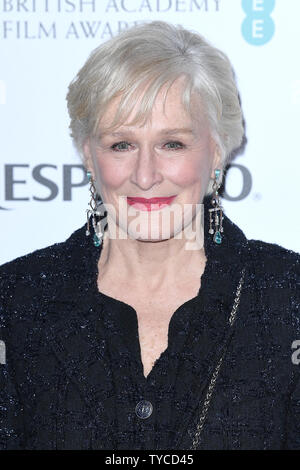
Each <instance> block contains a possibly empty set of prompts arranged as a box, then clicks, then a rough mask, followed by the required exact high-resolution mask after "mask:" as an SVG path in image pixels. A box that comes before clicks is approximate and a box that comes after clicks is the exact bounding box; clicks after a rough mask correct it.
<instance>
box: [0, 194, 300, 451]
mask: <svg viewBox="0 0 300 470" xmlns="http://www.w3.org/2000/svg"><path fill="white" fill-rule="evenodd" d="M204 203H205V218H206V219H205V253H206V257H207V263H206V266H205V271H204V273H203V275H202V278H201V288H200V289H199V293H198V295H197V296H196V297H194V298H193V299H190V300H189V301H187V302H186V303H185V304H183V305H181V306H180V307H179V308H178V309H177V310H176V311H175V312H174V314H173V316H172V318H171V321H170V324H169V332H168V347H167V349H166V350H165V351H164V352H163V353H162V354H161V356H160V357H159V359H158V360H157V361H156V362H155V364H154V367H153V369H152V370H151V372H150V373H149V375H148V376H147V377H144V375H143V366H142V361H141V355H140V345H139V336H138V322H137V315H136V312H135V310H134V309H133V308H132V307H131V306H130V305H127V304H126V303H124V302H121V301H119V300H117V299H113V298H111V297H108V296H106V295H104V294H102V293H100V292H98V290H97V284H96V280H97V262H98V259H99V256H100V255H101V248H96V247H94V245H93V243H92V240H91V238H90V237H86V236H85V226H83V227H82V228H80V229H79V230H77V231H76V232H74V233H73V234H72V235H71V236H70V238H68V240H66V241H65V242H63V243H58V244H55V245H53V246H50V247H47V248H45V249H42V250H38V251H35V252H34V253H31V254H29V255H26V256H23V257H21V258H18V259H16V260H14V261H12V262H9V263H6V264H5V265H3V266H2V267H0V286H1V287H0V327H1V329H0V340H1V342H0V358H1V362H2V363H1V364H0V449H53V450H54V449H111V450H112V449H130V450H133V449H151V450H155V449H300V364H299V362H300V311H299V306H300V255H299V254H297V253H295V252H293V251H290V250H287V249H285V248H283V247H281V246H279V245H276V244H271V243H265V242H262V241H259V240H248V239H247V238H246V237H245V235H244V234H243V232H242V231H241V230H240V229H239V228H238V227H237V226H236V225H235V224H234V223H233V222H232V221H230V219H229V218H228V217H227V216H226V215H225V217H224V238H223V243H222V244H221V245H217V244H215V243H214V242H213V241H212V238H211V235H209V234H208V233H207V230H208V220H207V210H208V204H209V202H208V198H205V200H204ZM243 275H244V277H243ZM199 284H200V282H199ZM237 293H238V294H239V295H238V296H239V303H235V299H236V294H237ZM297 340H298V344H297ZM297 348H298V349H297ZM298 350H299V352H298ZM204 402H206V403H208V406H207V407H203V404H204Z"/></svg>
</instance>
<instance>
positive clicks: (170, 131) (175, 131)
mask: <svg viewBox="0 0 300 470" xmlns="http://www.w3.org/2000/svg"><path fill="white" fill-rule="evenodd" d="M158 133H159V134H162V135H175V134H192V135H195V131H194V129H191V128H188V127H176V128H174V129H171V128H166V129H160V131H159V132H158ZM132 134H134V131H132V130H131V129H128V130H124V131H117V132H100V137H104V136H112V137H123V136H125V135H132Z"/></svg>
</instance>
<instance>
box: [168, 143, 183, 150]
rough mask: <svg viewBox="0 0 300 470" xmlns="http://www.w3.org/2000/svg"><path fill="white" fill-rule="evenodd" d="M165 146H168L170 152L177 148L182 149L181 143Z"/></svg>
mask: <svg viewBox="0 0 300 470" xmlns="http://www.w3.org/2000/svg"><path fill="white" fill-rule="evenodd" d="M166 145H170V147H168V148H169V149H170V150H177V149H178V148H183V147H184V146H183V144H182V143H181V142H168V143H167V144H166Z"/></svg>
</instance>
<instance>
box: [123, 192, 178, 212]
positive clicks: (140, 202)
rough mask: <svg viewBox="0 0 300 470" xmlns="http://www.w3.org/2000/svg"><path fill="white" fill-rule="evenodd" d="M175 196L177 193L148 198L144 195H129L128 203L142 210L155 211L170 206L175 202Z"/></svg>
mask: <svg viewBox="0 0 300 470" xmlns="http://www.w3.org/2000/svg"><path fill="white" fill-rule="evenodd" d="M175 197H176V195H175V196H169V197H152V198H150V199H146V198H143V197H128V196H127V204H129V205H130V206H133V207H135V208H136V209H139V210H141V211H155V210H159V209H162V208H163V207H166V206H169V205H170V204H171V203H172V202H173V200H174V199H175Z"/></svg>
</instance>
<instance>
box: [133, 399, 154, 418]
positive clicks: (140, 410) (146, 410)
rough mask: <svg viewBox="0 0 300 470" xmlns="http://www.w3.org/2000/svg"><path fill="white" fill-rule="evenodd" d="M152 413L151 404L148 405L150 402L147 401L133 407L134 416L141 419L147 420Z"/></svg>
mask: <svg viewBox="0 0 300 470" xmlns="http://www.w3.org/2000/svg"><path fill="white" fill-rule="evenodd" d="M152 411H153V406H152V403H150V401H147V400H142V401H140V402H139V403H138V404H137V405H136V407H135V412H136V415H137V416H138V417H139V418H141V419H146V418H149V416H151V415H152Z"/></svg>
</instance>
